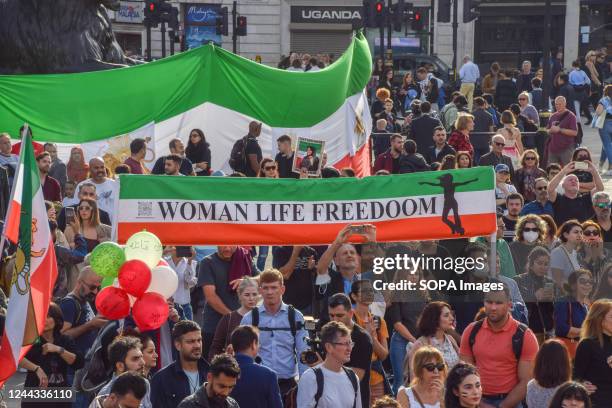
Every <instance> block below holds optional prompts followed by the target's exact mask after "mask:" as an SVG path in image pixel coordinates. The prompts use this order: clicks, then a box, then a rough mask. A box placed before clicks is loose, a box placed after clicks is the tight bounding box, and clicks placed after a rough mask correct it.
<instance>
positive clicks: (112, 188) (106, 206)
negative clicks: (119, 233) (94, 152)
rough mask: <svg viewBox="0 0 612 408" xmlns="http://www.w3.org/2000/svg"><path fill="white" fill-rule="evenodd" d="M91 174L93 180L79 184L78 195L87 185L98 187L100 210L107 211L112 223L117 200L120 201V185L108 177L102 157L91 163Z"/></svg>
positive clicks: (97, 198) (97, 194)
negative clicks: (118, 192) (118, 193)
mask: <svg viewBox="0 0 612 408" xmlns="http://www.w3.org/2000/svg"><path fill="white" fill-rule="evenodd" d="M89 174H90V175H91V178H89V179H86V180H83V181H81V182H80V183H79V185H78V186H77V188H76V194H77V195H79V194H80V191H81V186H82V185H84V184H85V183H93V184H94V185H95V186H96V200H97V202H98V208H100V209H102V210H104V211H106V212H107V213H108V215H109V216H110V219H111V221H113V219H114V214H113V211H114V209H115V208H114V207H115V200H117V199H119V197H117V191H118V190H119V183H117V182H116V181H115V180H113V179H110V178H108V177H106V167H104V160H103V159H102V158H101V157H94V158H93V159H91V160H90V161H89Z"/></svg>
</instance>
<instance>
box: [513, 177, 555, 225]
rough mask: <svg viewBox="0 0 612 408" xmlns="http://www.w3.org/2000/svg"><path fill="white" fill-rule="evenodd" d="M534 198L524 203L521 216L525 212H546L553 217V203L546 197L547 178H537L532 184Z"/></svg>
mask: <svg viewBox="0 0 612 408" xmlns="http://www.w3.org/2000/svg"><path fill="white" fill-rule="evenodd" d="M534 189H535V194H536V199H535V200H533V201H531V202H529V203H527V204H525V206H524V207H523V209H522V210H521V213H520V214H519V215H520V216H521V217H522V216H523V215H527V214H535V215H543V214H548V215H550V216H551V217H553V218H554V216H555V211H554V210H553V205H552V203H551V202H550V200H549V199H548V180H546V179H545V178H544V177H540V178H537V179H536V180H535V184H534Z"/></svg>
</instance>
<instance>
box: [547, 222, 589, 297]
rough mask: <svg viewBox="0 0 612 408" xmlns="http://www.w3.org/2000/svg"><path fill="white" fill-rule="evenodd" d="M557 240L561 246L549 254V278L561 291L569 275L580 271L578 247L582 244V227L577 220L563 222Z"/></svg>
mask: <svg viewBox="0 0 612 408" xmlns="http://www.w3.org/2000/svg"><path fill="white" fill-rule="evenodd" d="M557 238H558V239H559V241H561V245H559V246H558V247H556V248H555V249H553V250H552V251H551V252H550V258H551V262H550V276H551V277H552V279H553V280H554V281H555V284H556V285H557V287H558V288H559V290H563V289H564V288H565V286H564V285H565V282H567V278H568V277H569V275H570V274H571V273H572V272H574V271H577V270H578V269H580V262H579V261H578V247H579V246H580V244H581V243H582V225H581V224H580V223H579V222H578V220H568V221H565V222H564V223H563V224H562V225H561V226H560V227H559V229H558V230H557Z"/></svg>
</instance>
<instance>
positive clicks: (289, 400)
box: [284, 366, 361, 408]
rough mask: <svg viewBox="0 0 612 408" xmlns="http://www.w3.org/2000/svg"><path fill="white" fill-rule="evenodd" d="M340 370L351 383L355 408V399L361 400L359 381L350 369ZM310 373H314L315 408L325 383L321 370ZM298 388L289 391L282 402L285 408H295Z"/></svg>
mask: <svg viewBox="0 0 612 408" xmlns="http://www.w3.org/2000/svg"><path fill="white" fill-rule="evenodd" d="M342 369H343V370H344V372H345V373H346V375H347V377H348V378H349V380H350V381H351V385H352V386H353V391H354V392H355V396H354V399H353V408H355V407H356V406H357V398H361V397H360V396H359V395H358V391H359V379H358V378H357V374H355V372H354V371H353V370H351V369H350V368H348V367H344V366H343V367H342ZM312 371H313V372H314V374H315V378H316V379H317V392H316V393H315V396H314V401H315V408H317V406H318V405H319V400H320V399H321V396H323V387H324V385H325V381H324V380H325V378H324V376H323V370H321V367H315V368H313V369H312ZM298 387H299V385H296V386H295V387H293V388H292V389H290V390H289V392H288V393H287V395H286V396H285V400H284V406H285V408H297V391H298Z"/></svg>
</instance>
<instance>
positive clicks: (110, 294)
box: [96, 286, 130, 320]
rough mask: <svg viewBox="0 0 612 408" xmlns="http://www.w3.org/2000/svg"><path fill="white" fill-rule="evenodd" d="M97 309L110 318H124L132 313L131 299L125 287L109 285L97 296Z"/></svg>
mask: <svg viewBox="0 0 612 408" xmlns="http://www.w3.org/2000/svg"><path fill="white" fill-rule="evenodd" d="M96 309H97V310H98V312H100V313H101V314H102V315H103V316H104V317H106V318H108V319H111V320H118V319H123V318H124V317H126V316H127V315H128V314H129V313H130V299H129V298H128V294H127V293H125V291H124V290H123V289H121V288H116V287H114V286H107V287H105V288H104V289H102V290H101V291H100V293H98V296H96Z"/></svg>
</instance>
